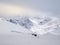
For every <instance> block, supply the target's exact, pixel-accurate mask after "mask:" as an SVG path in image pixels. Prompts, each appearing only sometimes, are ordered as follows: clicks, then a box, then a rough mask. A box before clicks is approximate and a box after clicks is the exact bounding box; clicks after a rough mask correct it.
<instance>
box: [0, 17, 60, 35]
mask: <svg viewBox="0 0 60 45" xmlns="http://www.w3.org/2000/svg"><path fill="white" fill-rule="evenodd" d="M21 18H22V19H21ZM21 18H18V17H15V18H2V19H0V26H1V27H2V28H0V29H1V30H2V32H3V33H2V32H1V33H2V34H4V32H6V31H7V32H6V33H7V34H8V33H9V34H10V33H11V34H12V33H13V32H17V33H19V32H20V33H26V34H29V33H36V34H39V35H44V34H47V33H51V34H54V35H60V21H59V19H58V18H56V17H50V16H49V17H41V18H40V17H39V18H40V19H39V18H38V17H35V18H34V17H33V16H32V17H26V18H24V17H21ZM30 21H31V22H32V23H31V22H30ZM30 23H31V24H30ZM31 25H32V26H31ZM4 30H5V31H4ZM6 33H5V34H6Z"/></svg>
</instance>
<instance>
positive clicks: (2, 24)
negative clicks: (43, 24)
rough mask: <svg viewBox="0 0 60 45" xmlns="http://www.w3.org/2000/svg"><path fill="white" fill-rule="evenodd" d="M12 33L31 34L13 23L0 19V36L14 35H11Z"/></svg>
mask: <svg viewBox="0 0 60 45" xmlns="http://www.w3.org/2000/svg"><path fill="white" fill-rule="evenodd" d="M12 31H18V32H22V33H31V32H30V31H28V30H27V29H25V28H23V27H21V26H19V25H15V24H13V23H10V22H8V21H6V20H4V19H2V18H0V34H3V35H15V34H16V33H13V32H12Z"/></svg>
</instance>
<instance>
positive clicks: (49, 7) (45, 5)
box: [0, 0, 60, 16]
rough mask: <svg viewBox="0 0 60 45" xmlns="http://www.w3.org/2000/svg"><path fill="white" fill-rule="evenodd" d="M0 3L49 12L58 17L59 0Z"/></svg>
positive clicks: (26, 0)
mask: <svg viewBox="0 0 60 45" xmlns="http://www.w3.org/2000/svg"><path fill="white" fill-rule="evenodd" d="M0 2H8V3H9V2H10V3H13V4H14V3H15V4H18V5H22V6H26V7H29V8H32V9H34V10H38V11H43V12H51V13H53V14H55V15H56V16H60V0H0Z"/></svg>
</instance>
